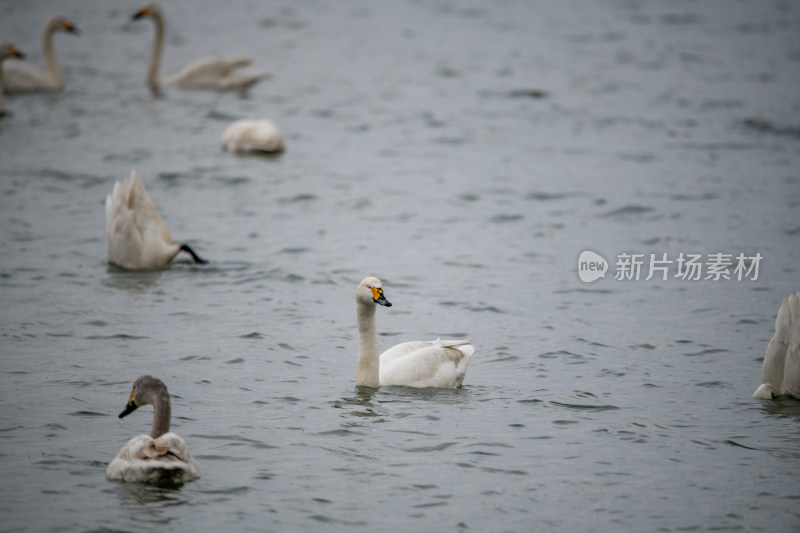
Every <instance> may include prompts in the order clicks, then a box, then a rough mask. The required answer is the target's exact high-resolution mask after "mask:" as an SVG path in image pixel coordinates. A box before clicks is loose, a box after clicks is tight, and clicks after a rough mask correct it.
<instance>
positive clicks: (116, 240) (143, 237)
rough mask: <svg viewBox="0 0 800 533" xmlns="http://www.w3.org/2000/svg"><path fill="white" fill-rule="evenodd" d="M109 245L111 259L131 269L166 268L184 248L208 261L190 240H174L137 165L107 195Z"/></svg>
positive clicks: (199, 261)
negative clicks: (195, 249)
mask: <svg viewBox="0 0 800 533" xmlns="http://www.w3.org/2000/svg"><path fill="white" fill-rule="evenodd" d="M106 246H107V248H108V262H109V263H112V264H114V265H116V266H119V267H122V268H125V269H128V270H148V269H153V268H163V267H165V266H167V265H169V264H170V262H172V260H173V259H174V258H175V256H176V255H178V252H181V251H183V252H186V253H188V254H189V255H191V256H192V259H193V260H194V262H195V263H206V261H205V260H204V259H201V258H200V257H199V256H198V255H197V254H196V253H195V251H194V250H193V249H192V248H191V247H190V246H189V245H188V244H174V243H173V242H172V237H171V236H170V234H169V229H167V225H166V224H164V220H163V219H162V218H161V215H159V214H158V211H156V208H155V206H153V202H152V201H151V200H150V196H148V194H147V191H146V190H145V188H144V184H143V183H142V180H141V179H139V174H138V173H137V172H136V167H133V169H132V170H131V175H130V176H129V177H128V178H126V179H125V180H123V181H121V182H119V181H118V182H116V183H115V184H114V190H113V191H112V192H111V194H109V195H108V196H107V197H106Z"/></svg>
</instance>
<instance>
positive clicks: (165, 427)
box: [106, 376, 200, 483]
mask: <svg viewBox="0 0 800 533" xmlns="http://www.w3.org/2000/svg"><path fill="white" fill-rule="evenodd" d="M148 404H150V405H152V406H153V427H152V430H151V431H150V434H149V435H139V436H136V437H133V438H132V439H131V440H129V441H128V442H127V443H126V444H125V446H123V447H122V449H121V450H120V451H119V453H118V454H117V456H116V457H115V458H114V460H113V461H111V463H109V465H108V468H107V469H106V477H107V478H108V479H113V480H120V481H144V482H150V483H164V482H168V483H183V482H185V481H191V480H193V479H197V478H199V477H200V468H199V467H198V466H197V461H195V460H194V458H193V457H192V455H191V454H190V453H189V449H188V448H187V447H186V443H185V442H184V440H183V439H182V438H181V437H180V436H179V435H178V434H176V433H172V432H171V431H170V430H169V421H170V415H171V411H170V402H169V392H167V387H166V385H164V383H163V382H162V381H161V380H160V379H158V378H154V377H153V376H141V377H140V378H139V379H137V380H136V381H135V382H134V384H133V389H131V395H130V398H129V400H128V405H127V406H126V407H125V410H124V411H122V413H120V415H119V417H120V418H123V417H125V416H127V415H129V414H130V413H132V412H133V411H135V410H136V409H138V408H139V407H141V406H143V405H148Z"/></svg>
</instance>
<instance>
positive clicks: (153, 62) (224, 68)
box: [133, 4, 265, 91]
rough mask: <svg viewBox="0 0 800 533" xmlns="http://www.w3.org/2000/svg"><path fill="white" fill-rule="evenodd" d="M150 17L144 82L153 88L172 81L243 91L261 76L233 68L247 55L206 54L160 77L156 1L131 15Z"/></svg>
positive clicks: (162, 26) (161, 24)
mask: <svg viewBox="0 0 800 533" xmlns="http://www.w3.org/2000/svg"><path fill="white" fill-rule="evenodd" d="M141 18H150V19H153V23H154V25H155V36H154V38H153V48H152V50H151V54H150V63H149V65H148V68H147V84H148V85H149V86H150V87H151V89H153V90H157V89H158V87H160V86H161V85H173V86H175V87H178V88H181V89H208V90H216V91H244V90H246V89H248V88H249V87H250V86H252V85H253V84H254V83H256V82H257V81H259V80H261V79H262V78H264V77H265V75H264V74H252V73H241V72H237V71H236V69H238V68H240V67H246V66H248V65H249V64H250V63H251V62H252V60H251V59H250V58H248V57H230V58H225V57H209V58H203V59H198V60H196V61H194V62H193V63H190V64H189V65H187V66H186V67H184V68H183V69H181V70H180V71H179V72H177V73H176V74H174V75H173V76H171V77H169V78H167V79H165V80H161V77H160V75H159V68H160V66H161V56H162V53H163V49H164V36H165V34H166V20H165V18H164V13H163V12H162V11H161V8H160V7H159V6H158V5H157V4H146V5H144V6H142V7H141V8H140V9H139V10H138V11H137V12H136V13H134V15H133V20H139V19H141Z"/></svg>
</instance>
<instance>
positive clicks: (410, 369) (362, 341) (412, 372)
mask: <svg viewBox="0 0 800 533" xmlns="http://www.w3.org/2000/svg"><path fill="white" fill-rule="evenodd" d="M378 305H381V306H385V307H391V305H392V304H391V303H390V302H389V301H388V300H387V299H386V296H385V295H384V293H383V285H382V284H381V281H380V280H379V279H378V278H374V277H366V278H364V279H363V280H362V281H361V283H359V284H358V288H357V289H356V318H357V321H358V336H359V344H358V370H357V371H356V385H357V386H364V387H378V386H380V385H406V386H409V387H438V388H455V387H460V386H461V384H462V382H463V381H464V376H465V375H466V373H467V365H469V360H470V357H472V354H473V353H474V352H475V347H474V346H473V345H472V341H468V340H438V339H437V340H435V341H411V342H404V343H402V344H398V345H396V346H393V347H392V348H389V349H388V350H386V351H385V352H383V353H382V354H380V355H378V353H379V352H378V334H377V331H376V327H375V310H376V306H378Z"/></svg>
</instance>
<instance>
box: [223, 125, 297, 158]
mask: <svg viewBox="0 0 800 533" xmlns="http://www.w3.org/2000/svg"><path fill="white" fill-rule="evenodd" d="M222 148H224V149H225V150H230V151H231V152H280V151H282V150H283V135H281V132H280V130H278V127H277V126H276V125H275V124H273V123H272V122H270V121H269V120H244V119H243V120H237V121H236V122H234V123H233V124H231V125H230V126H228V127H227V128H226V129H225V133H223V134H222Z"/></svg>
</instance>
